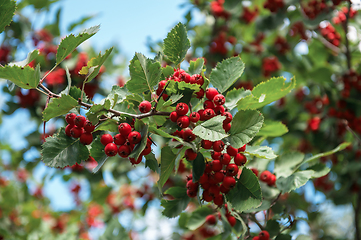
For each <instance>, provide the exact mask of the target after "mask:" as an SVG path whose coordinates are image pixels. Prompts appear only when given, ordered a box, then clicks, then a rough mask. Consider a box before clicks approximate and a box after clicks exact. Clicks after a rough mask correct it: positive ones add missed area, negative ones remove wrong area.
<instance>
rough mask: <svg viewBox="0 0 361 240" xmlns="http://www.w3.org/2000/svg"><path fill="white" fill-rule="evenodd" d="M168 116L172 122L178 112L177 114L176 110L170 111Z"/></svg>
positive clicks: (175, 119) (176, 117) (174, 120)
mask: <svg viewBox="0 0 361 240" xmlns="http://www.w3.org/2000/svg"><path fill="white" fill-rule="evenodd" d="M169 118H170V120H171V121H172V122H176V121H177V119H178V114H177V112H176V111H174V112H171V113H170V115H169Z"/></svg>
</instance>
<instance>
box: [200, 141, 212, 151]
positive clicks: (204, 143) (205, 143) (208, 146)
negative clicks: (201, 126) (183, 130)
mask: <svg viewBox="0 0 361 240" xmlns="http://www.w3.org/2000/svg"><path fill="white" fill-rule="evenodd" d="M201 145H202V148H204V149H211V147H212V146H213V142H211V141H209V140H204V139H202V141H201Z"/></svg>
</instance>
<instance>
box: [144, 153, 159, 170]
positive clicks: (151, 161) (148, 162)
mask: <svg viewBox="0 0 361 240" xmlns="http://www.w3.org/2000/svg"><path fill="white" fill-rule="evenodd" d="M145 167H149V168H150V169H151V170H153V171H154V172H156V173H158V174H159V163H158V161H157V159H156V158H155V155H154V153H152V152H151V153H149V154H148V155H146V156H145Z"/></svg>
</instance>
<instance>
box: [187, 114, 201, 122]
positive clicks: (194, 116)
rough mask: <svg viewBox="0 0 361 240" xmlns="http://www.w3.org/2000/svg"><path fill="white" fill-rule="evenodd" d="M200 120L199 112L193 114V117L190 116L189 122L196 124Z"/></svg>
mask: <svg viewBox="0 0 361 240" xmlns="http://www.w3.org/2000/svg"><path fill="white" fill-rule="evenodd" d="M200 118H201V116H199V113H197V112H192V113H191V115H190V116H189V120H190V121H191V122H194V123H196V122H198V121H199V119H200Z"/></svg>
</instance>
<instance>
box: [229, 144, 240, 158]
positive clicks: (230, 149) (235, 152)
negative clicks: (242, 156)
mask: <svg viewBox="0 0 361 240" xmlns="http://www.w3.org/2000/svg"><path fill="white" fill-rule="evenodd" d="M227 153H228V154H229V155H230V156H232V157H234V156H236V155H237V153H238V149H237V148H234V147H232V146H231V145H229V146H228V147H227Z"/></svg>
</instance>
